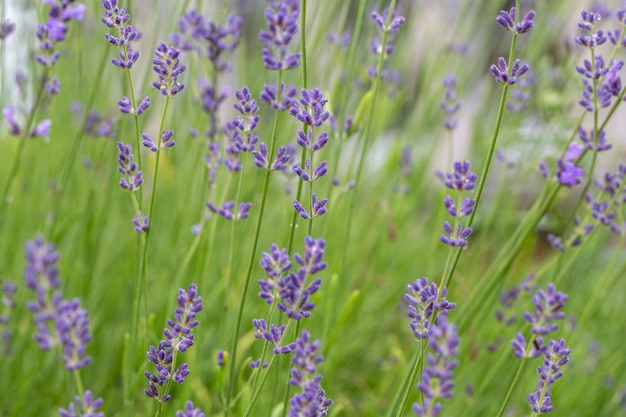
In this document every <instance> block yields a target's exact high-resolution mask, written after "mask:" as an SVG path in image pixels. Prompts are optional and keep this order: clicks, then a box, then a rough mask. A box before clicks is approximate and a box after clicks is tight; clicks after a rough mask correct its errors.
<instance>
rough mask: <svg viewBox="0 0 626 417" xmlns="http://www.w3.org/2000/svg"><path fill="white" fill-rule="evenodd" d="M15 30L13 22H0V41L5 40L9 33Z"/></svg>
mask: <svg viewBox="0 0 626 417" xmlns="http://www.w3.org/2000/svg"><path fill="white" fill-rule="evenodd" d="M14 31H15V23H13V22H11V21H10V20H8V19H7V20H4V21H2V22H0V41H3V40H5V39H6V38H8V37H9V35H10V34H11V33H13V32H14Z"/></svg>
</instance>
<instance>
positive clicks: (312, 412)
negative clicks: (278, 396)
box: [289, 330, 332, 417]
mask: <svg viewBox="0 0 626 417" xmlns="http://www.w3.org/2000/svg"><path fill="white" fill-rule="evenodd" d="M319 350H320V341H319V340H316V341H314V342H311V336H310V334H309V332H308V331H306V330H304V331H303V332H302V335H301V336H300V337H299V338H298V339H296V341H295V343H294V347H293V352H294V353H293V356H292V358H291V362H292V363H293V365H294V366H293V367H292V368H291V377H290V378H289V384H290V385H293V386H296V387H300V389H301V392H298V393H296V394H294V396H293V397H292V398H291V399H290V400H289V406H290V409H289V416H294V417H295V416H325V415H326V414H327V412H328V407H330V405H331V404H332V401H331V400H329V399H327V398H326V393H325V392H324V390H323V389H322V387H321V381H322V376H321V375H319V374H316V368H317V365H319V364H320V363H321V362H322V361H323V360H324V358H323V357H322V356H321V355H319Z"/></svg>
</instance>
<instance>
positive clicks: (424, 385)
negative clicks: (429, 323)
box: [413, 313, 459, 416]
mask: <svg viewBox="0 0 626 417" xmlns="http://www.w3.org/2000/svg"><path fill="white" fill-rule="evenodd" d="M428 345H429V347H430V348H431V350H432V353H428V354H427V355H426V362H427V365H426V366H425V368H424V372H423V374H422V381H421V382H420V383H419V384H418V385H417V389H418V390H419V391H421V392H422V394H423V396H424V402H423V404H422V405H421V406H420V405H419V404H417V403H416V404H413V411H414V412H415V414H417V415H418V416H428V415H432V416H435V415H437V414H438V413H439V412H440V411H441V403H437V402H436V401H437V399H439V398H450V397H452V388H453V387H454V382H453V381H452V371H453V370H454V369H455V368H456V367H457V366H458V361H457V360H456V359H453V358H454V356H456V355H457V354H458V345H459V337H458V334H457V330H456V326H455V325H454V324H449V323H448V320H447V318H446V314H445V313H443V314H440V315H439V316H438V317H437V320H436V323H435V325H434V326H433V327H432V329H431V332H430V335H429V337H428Z"/></svg>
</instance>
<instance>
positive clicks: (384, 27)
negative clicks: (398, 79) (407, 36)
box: [367, 8, 405, 78]
mask: <svg viewBox="0 0 626 417" xmlns="http://www.w3.org/2000/svg"><path fill="white" fill-rule="evenodd" d="M370 17H371V18H372V20H373V21H374V22H375V23H376V28H377V30H378V34H377V36H376V37H374V38H373V39H372V41H371V43H370V49H371V51H372V52H373V53H374V54H375V55H376V56H381V55H382V57H383V60H387V58H389V55H391V53H392V52H393V44H392V41H393V37H394V36H395V35H397V34H398V32H399V31H400V26H402V25H403V24H404V22H405V19H404V17H403V16H398V15H397V14H396V9H393V11H392V13H391V16H389V9H388V8H385V10H384V11H383V13H382V14H380V13H378V12H376V11H372V13H371V14H370ZM387 21H389V24H387ZM385 34H386V36H387V39H386V41H387V42H386V44H385V46H384V50H383V37H384V36H385ZM367 72H368V75H369V76H370V78H376V76H377V72H378V71H377V69H376V68H374V67H369V68H368V69H367ZM380 75H381V78H384V76H385V75H386V71H383V72H382V73H381V74H380Z"/></svg>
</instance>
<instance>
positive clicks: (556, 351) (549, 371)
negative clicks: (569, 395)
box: [537, 339, 570, 384]
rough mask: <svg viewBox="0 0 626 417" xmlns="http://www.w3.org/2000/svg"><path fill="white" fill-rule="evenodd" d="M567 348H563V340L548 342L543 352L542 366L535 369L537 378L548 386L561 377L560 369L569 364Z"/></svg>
mask: <svg viewBox="0 0 626 417" xmlns="http://www.w3.org/2000/svg"><path fill="white" fill-rule="evenodd" d="M569 353H570V350H569V348H566V347H565V340H563V339H560V340H558V341H555V340H550V344H549V345H548V346H547V348H546V349H545V352H544V355H545V356H544V361H543V366H540V367H538V368H537V372H538V373H539V377H540V378H541V379H542V380H544V381H546V382H547V383H548V384H553V383H554V381H556V380H557V379H558V378H560V377H562V376H563V372H562V371H561V367H563V365H565V364H566V363H567V362H569Z"/></svg>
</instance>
